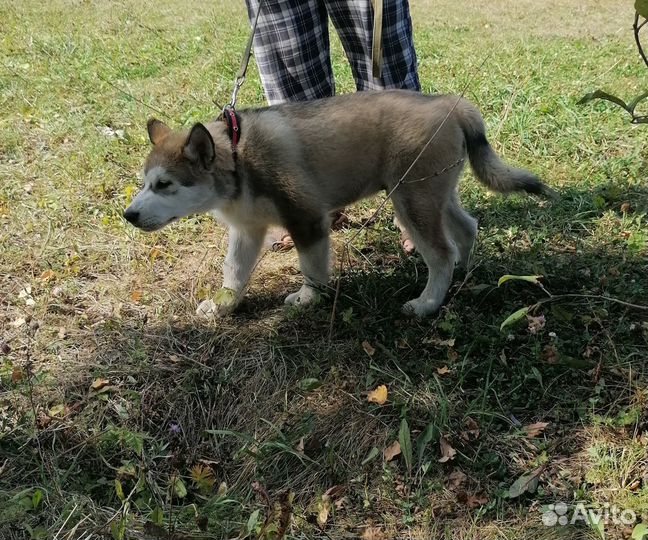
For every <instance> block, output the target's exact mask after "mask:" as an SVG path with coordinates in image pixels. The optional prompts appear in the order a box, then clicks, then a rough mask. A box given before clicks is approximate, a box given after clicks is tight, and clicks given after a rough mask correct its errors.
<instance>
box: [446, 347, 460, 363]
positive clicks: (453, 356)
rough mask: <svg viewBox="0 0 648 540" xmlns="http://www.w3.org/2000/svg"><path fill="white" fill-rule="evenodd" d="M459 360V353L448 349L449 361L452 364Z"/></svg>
mask: <svg viewBox="0 0 648 540" xmlns="http://www.w3.org/2000/svg"><path fill="white" fill-rule="evenodd" d="M457 358H459V353H458V352H457V351H455V350H454V349H453V348H452V347H450V348H449V349H448V360H449V361H450V362H456V361H457Z"/></svg>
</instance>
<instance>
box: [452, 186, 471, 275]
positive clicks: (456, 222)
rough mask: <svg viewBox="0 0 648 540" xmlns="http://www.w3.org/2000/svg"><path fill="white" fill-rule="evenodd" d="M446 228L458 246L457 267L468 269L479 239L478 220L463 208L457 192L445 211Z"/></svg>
mask: <svg viewBox="0 0 648 540" xmlns="http://www.w3.org/2000/svg"><path fill="white" fill-rule="evenodd" d="M445 226H446V229H447V231H448V233H449V235H450V238H451V239H452V240H453V241H454V243H455V245H456V246H457V266H459V268H462V269H466V268H468V264H469V263H470V254H471V252H472V248H473V245H474V244H475V238H476V237H477V220H476V219H475V218H473V217H472V216H471V215H470V214H469V213H468V212H466V211H465V210H464V209H463V208H462V207H461V204H460V203H459V199H458V197H457V193H456V192H455V193H454V194H453V196H452V198H451V199H450V201H449V202H448V205H447V206H446V209H445Z"/></svg>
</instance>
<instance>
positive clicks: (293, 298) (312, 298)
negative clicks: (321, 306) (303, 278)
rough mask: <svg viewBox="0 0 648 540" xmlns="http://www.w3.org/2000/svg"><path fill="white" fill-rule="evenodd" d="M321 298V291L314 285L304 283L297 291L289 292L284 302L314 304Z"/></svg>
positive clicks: (304, 304)
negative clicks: (313, 286) (314, 287)
mask: <svg viewBox="0 0 648 540" xmlns="http://www.w3.org/2000/svg"><path fill="white" fill-rule="evenodd" d="M318 299H319V293H318V292H317V291H316V290H315V289H313V288H312V287H308V286H307V285H302V288H301V289H299V290H298V291H297V292H295V293H292V294H289V295H288V296H286V299H285V300H284V304H289V305H291V306H307V305H308V304H313V303H315V302H317V300H318Z"/></svg>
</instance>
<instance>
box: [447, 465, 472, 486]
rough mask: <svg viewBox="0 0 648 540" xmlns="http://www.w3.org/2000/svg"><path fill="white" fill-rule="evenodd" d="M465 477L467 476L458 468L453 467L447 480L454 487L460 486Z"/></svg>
mask: <svg viewBox="0 0 648 540" xmlns="http://www.w3.org/2000/svg"><path fill="white" fill-rule="evenodd" d="M467 479H468V476H466V475H465V474H464V473H463V472H461V471H460V470H459V469H455V470H454V471H452V472H451V473H450V475H449V476H448V480H449V481H450V486H451V487H454V488H458V487H461V486H462V485H463V484H464V482H465V481H466V480H467Z"/></svg>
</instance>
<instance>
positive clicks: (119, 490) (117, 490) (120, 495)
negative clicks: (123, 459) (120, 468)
mask: <svg viewBox="0 0 648 540" xmlns="http://www.w3.org/2000/svg"><path fill="white" fill-rule="evenodd" d="M115 493H117V497H118V498H119V500H120V501H123V500H124V499H125V498H126V497H125V495H124V488H122V485H121V482H120V481H119V479H118V478H115Z"/></svg>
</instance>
